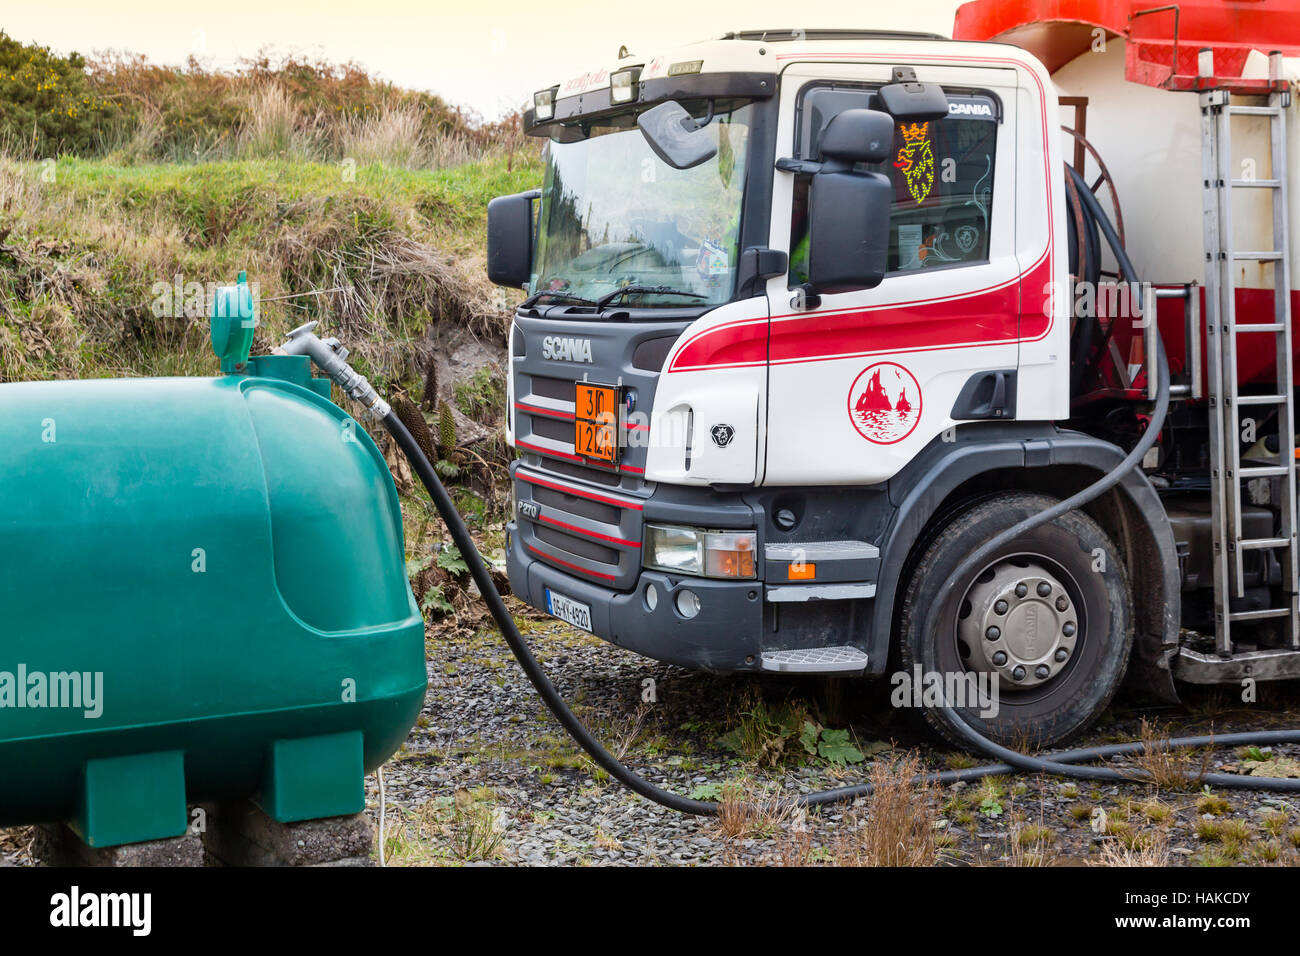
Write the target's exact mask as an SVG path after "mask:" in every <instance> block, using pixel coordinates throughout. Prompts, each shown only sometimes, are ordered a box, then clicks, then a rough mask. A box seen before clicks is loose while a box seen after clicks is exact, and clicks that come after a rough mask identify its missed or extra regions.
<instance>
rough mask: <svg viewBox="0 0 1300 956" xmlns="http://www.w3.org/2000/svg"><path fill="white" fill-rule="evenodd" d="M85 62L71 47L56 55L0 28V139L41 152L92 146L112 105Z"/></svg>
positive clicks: (9, 146)
mask: <svg viewBox="0 0 1300 956" xmlns="http://www.w3.org/2000/svg"><path fill="white" fill-rule="evenodd" d="M85 66H86V63H85V61H84V60H83V59H82V58H81V56H79V55H78V54H76V53H72V54H70V55H68V56H66V57H64V56H58V55H57V54H55V53H53V52H51V51H50V49H49V48H48V47H43V46H36V45H35V44H24V43H19V42H18V41H17V40H15V39H13V38H12V37H10V36H9V35H8V34H6V33H4V32H3V31H0V144H2V145H3V146H4V147H5V148H7V149H8V150H10V151H15V150H23V151H26V152H28V153H31V154H33V155H42V156H48V155H53V154H57V153H83V152H88V151H90V150H92V149H93V148H94V147H95V145H96V142H97V140H98V137H99V134H100V132H101V130H103V129H105V128H106V127H108V126H109V125H112V124H113V123H114V114H115V112H116V106H115V104H114V103H113V102H112V101H110V100H108V99H105V98H104V97H103V96H102V95H101V93H100V92H99V91H98V90H97V89H96V88H95V87H94V85H93V84H92V83H91V82H90V80H89V78H88V77H87V75H86V70H85Z"/></svg>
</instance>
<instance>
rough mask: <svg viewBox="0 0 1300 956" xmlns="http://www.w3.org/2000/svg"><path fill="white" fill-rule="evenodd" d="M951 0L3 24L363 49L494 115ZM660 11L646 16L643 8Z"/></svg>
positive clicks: (8, 13) (89, 33) (52, 40)
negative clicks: (582, 84)
mask: <svg viewBox="0 0 1300 956" xmlns="http://www.w3.org/2000/svg"><path fill="white" fill-rule="evenodd" d="M957 5H958V4H957V3H956V2H955V0H951V2H950V0H909V2H906V3H897V2H895V3H888V4H886V3H883V2H881V0H857V2H852V0H818V3H817V7H816V9H817V11H818V12H817V14H816V15H815V16H812V17H809V18H808V19H807V22H794V21H795V20H796V17H795V16H793V15H792V13H791V10H792V7H791V4H790V3H788V2H777V0H748V2H716V0H715V2H707V0H657V2H655V3H652V4H642V3H632V2H628V0H604V2H597V0H546V2H522V0H479V2H468V0H458V2H456V3H454V4H452V3H446V2H440V0H423V2H415V0H387V2H385V0H375V2H370V3H359V2H355V0H347V2H342V0H311V2H308V0H226V2H224V3H222V4H221V5H219V6H218V5H212V6H211V7H210V8H209V9H206V10H205V9H203V8H202V5H200V4H192V3H186V2H177V0H59V2H58V3H36V2H31V0H27V2H20V0H4V3H3V7H4V8H5V9H4V12H2V13H0V29H3V30H4V31H5V32H6V33H8V34H9V35H10V36H12V37H14V38H16V39H19V40H23V41H36V42H38V43H41V44H43V45H45V46H50V47H53V48H54V49H55V50H57V51H59V52H61V53H67V52H69V51H71V50H77V51H79V52H82V53H90V52H94V51H98V50H104V49H108V48H112V49H119V50H128V51H130V52H133V53H143V54H145V55H146V56H148V57H149V58H150V59H151V60H154V61H156V62H159V63H167V64H180V63H183V62H184V61H185V60H186V58H187V57H189V55H190V54H191V53H193V54H196V55H198V56H199V57H201V58H203V59H206V60H208V61H210V62H211V63H212V64H213V65H216V66H228V65H230V64H233V63H234V62H235V61H236V60H237V59H238V58H239V57H241V56H248V55H251V54H253V53H256V52H257V51H258V50H259V49H260V48H262V47H273V48H275V49H276V50H278V51H281V52H295V53H308V54H312V55H320V56H324V57H326V58H328V59H331V60H336V61H343V60H356V61H357V62H359V63H361V64H363V65H364V66H365V67H367V69H369V70H370V71H372V72H374V73H377V74H380V75H382V76H384V77H385V78H387V79H390V80H392V81H394V82H395V83H398V84H400V85H402V86H407V87H411V88H414V89H424V90H431V91H433V92H435V93H437V94H439V95H440V96H442V97H444V98H445V99H447V100H448V101H450V102H452V103H457V104H460V105H464V106H469V107H471V108H472V109H474V110H476V111H477V112H478V113H480V114H481V115H483V116H485V117H487V118H494V117H496V116H498V115H500V114H501V113H503V112H507V111H509V110H510V109H513V108H514V107H516V106H518V105H520V104H521V103H523V102H524V101H526V100H527V99H528V98H529V97H530V96H531V95H532V92H533V91H534V90H537V89H541V88H543V87H547V86H550V85H552V84H553V83H558V82H560V81H561V80H564V79H567V78H568V77H570V76H572V75H575V74H577V73H581V72H583V71H584V70H586V69H588V68H589V67H592V66H600V65H606V64H607V63H608V62H610V61H612V60H613V58H614V56H615V54H617V52H618V48H619V46H620V45H622V44H626V45H627V46H628V48H629V49H631V50H632V51H633V52H635V53H638V54H653V53H654V52H656V51H657V50H659V49H663V48H668V47H672V46H675V45H679V44H682V43H688V42H691V41H694V40H702V39H706V38H708V37H710V36H717V35H719V34H721V33H725V32H726V31H728V30H738V29H765V28H766V29H778V28H791V27H803V28H810V27H859V28H875V29H892V30H926V31H929V32H933V33H942V34H944V35H945V36H947V35H950V34H951V33H952V20H953V12H954V11H955V10H956V8H957ZM647 10H651V11H653V17H652V18H651V19H649V20H647V19H646V11H647Z"/></svg>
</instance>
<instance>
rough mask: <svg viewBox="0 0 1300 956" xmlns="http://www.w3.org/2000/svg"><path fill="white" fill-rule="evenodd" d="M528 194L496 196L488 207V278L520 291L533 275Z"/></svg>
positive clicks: (535, 196) (530, 195) (530, 196)
mask: <svg viewBox="0 0 1300 956" xmlns="http://www.w3.org/2000/svg"><path fill="white" fill-rule="evenodd" d="M540 197H541V193H540V192H539V191H538V190H536V189H533V190H530V191H529V192H526V193H516V194H515V195H513V196H498V197H497V198H496V199H493V200H492V201H491V202H490V203H488V221H487V274H488V279H489V280H490V281H492V282H493V283H495V284H496V285H505V286H510V287H512V288H515V289H519V288H523V287H524V286H526V285H527V284H528V283H529V281H530V280H531V279H532V272H533V201H534V200H536V199H538V198H540Z"/></svg>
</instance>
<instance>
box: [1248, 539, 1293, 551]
mask: <svg viewBox="0 0 1300 956" xmlns="http://www.w3.org/2000/svg"><path fill="white" fill-rule="evenodd" d="M1290 543H1291V539H1290V538H1242V539H1241V540H1240V541H1238V542H1237V546H1238V547H1241V548H1245V549H1246V550H1247V551H1262V550H1264V549H1265V548H1285V547H1286V546H1287V545H1289V544H1290Z"/></svg>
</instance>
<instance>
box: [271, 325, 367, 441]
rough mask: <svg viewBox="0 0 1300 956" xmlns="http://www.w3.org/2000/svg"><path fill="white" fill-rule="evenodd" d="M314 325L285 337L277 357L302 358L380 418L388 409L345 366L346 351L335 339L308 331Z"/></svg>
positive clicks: (360, 379) (300, 328)
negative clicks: (298, 356)
mask: <svg viewBox="0 0 1300 956" xmlns="http://www.w3.org/2000/svg"><path fill="white" fill-rule="evenodd" d="M314 328H316V323H315V322H308V323H307V324H306V325H300V326H298V328H296V329H294V330H293V331H292V332H290V333H289V335H288V337H287V338H286V339H285V342H284V344H283V345H281V346H280V347H279V348H278V349H276V350H275V352H276V354H277V355H306V356H307V357H308V358H310V359H311V360H312V362H313V363H315V365H316V367H317V368H319V369H320V370H321V371H322V372H324V373H325V375H326V376H328V377H329V379H330V380H331V381H333V382H334V384H335V385H337V386H338V387H339V388H341V389H343V394H345V395H347V397H348V398H350V399H352V400H353V401H354V402H358V403H360V404H361V405H362V406H363V407H364V408H365V409H366V411H367V412H368V413H369V414H370V415H371V417H373V418H377V419H378V418H384V417H385V416H386V415H388V413H389V412H390V411H392V409H391V408H390V407H389V405H388V403H387V402H386V401H384V400H383V399H382V398H380V396H379V393H378V392H377V391H375V388H374V386H373V385H371V384H370V382H368V381H367V380H366V377H365V376H364V375H362V374H361V373H360V372H358V371H357V370H356V369H354V368H353V367H352V366H351V365H349V364H348V363H347V361H346V360H347V357H348V350H347V349H346V348H344V347H343V345H342V343H340V342H339V340H338V339H333V338H331V339H321V338H320V337H318V336H317V335H316V333H315V332H313V331H312V330H313V329H314Z"/></svg>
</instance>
